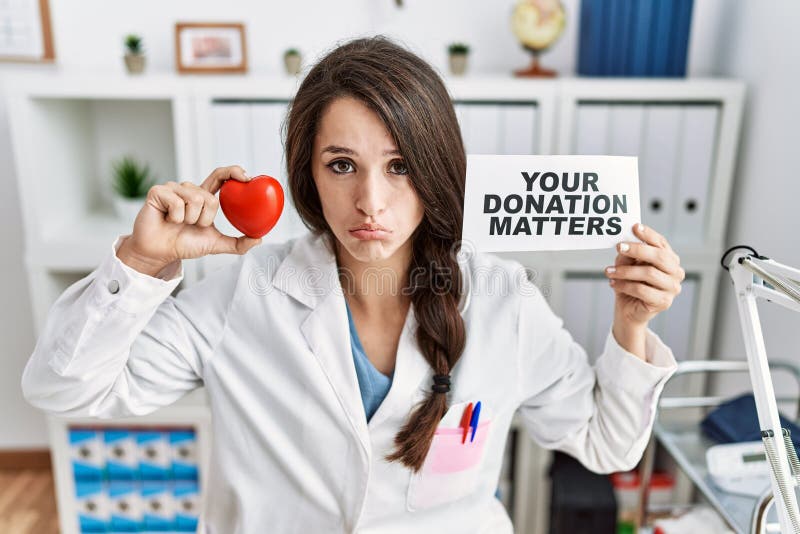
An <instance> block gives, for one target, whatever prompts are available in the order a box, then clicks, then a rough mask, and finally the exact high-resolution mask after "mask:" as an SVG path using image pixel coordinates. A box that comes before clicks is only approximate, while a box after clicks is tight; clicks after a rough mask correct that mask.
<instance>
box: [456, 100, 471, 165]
mask: <svg viewBox="0 0 800 534" xmlns="http://www.w3.org/2000/svg"><path fill="white" fill-rule="evenodd" d="M467 106H468V104H466V103H464V102H456V103H454V104H453V110H454V111H455V112H456V119H458V126H459V127H460V128H461V140H462V141H463V143H464V150H465V151H466V152H467V153H469V150H468V149H467V147H469V140H468V139H467V134H468V133H469V130H468V129H467V125H468V123H469V116H468V114H467Z"/></svg>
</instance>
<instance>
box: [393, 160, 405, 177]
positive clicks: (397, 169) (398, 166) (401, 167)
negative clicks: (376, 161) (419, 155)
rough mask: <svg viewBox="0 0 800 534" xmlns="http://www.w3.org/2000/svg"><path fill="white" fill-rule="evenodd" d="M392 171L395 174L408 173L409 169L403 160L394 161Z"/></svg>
mask: <svg viewBox="0 0 800 534" xmlns="http://www.w3.org/2000/svg"><path fill="white" fill-rule="evenodd" d="M392 172H393V173H395V174H408V169H407V168H406V164H405V163H403V162H402V161H395V162H393V163H392Z"/></svg>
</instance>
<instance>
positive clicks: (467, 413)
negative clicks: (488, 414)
mask: <svg viewBox="0 0 800 534" xmlns="http://www.w3.org/2000/svg"><path fill="white" fill-rule="evenodd" d="M470 421H472V403H471V402H470V403H469V404H468V405H467V407H466V408H465V409H464V414H463V415H462V416H461V424H460V425H459V426H462V427H464V434H463V435H462V436H461V443H462V444H463V443H466V442H467V434H469V428H470V424H469V423H470Z"/></svg>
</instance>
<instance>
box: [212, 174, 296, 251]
mask: <svg viewBox="0 0 800 534" xmlns="http://www.w3.org/2000/svg"><path fill="white" fill-rule="evenodd" d="M219 206H220V208H222V213H223V214H225V218H227V219H228V221H229V222H230V223H231V224H232V225H233V226H234V227H235V228H236V229H237V230H239V231H240V232H242V233H243V234H244V235H246V236H247V237H255V238H259V237H263V236H264V235H266V234H267V233H268V232H269V231H270V230H272V228H273V227H274V226H275V224H276V223H277V222H278V219H279V218H280V216H281V213H282V212H283V188H282V187H281V184H280V182H279V181H278V180H276V179H275V178H273V177H272V176H267V175H265V174H262V175H259V176H256V177H255V178H253V179H251V180H250V181H249V182H240V181H238V180H227V181H225V183H223V184H222V187H221V188H220V190H219Z"/></svg>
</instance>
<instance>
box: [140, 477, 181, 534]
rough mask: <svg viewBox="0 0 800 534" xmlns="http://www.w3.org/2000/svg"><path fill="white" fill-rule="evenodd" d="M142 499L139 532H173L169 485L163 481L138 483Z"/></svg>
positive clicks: (172, 503) (173, 515)
mask: <svg viewBox="0 0 800 534" xmlns="http://www.w3.org/2000/svg"><path fill="white" fill-rule="evenodd" d="M140 488H141V489H140V494H141V497H142V522H141V524H140V530H141V531H148V532H166V531H171V530H173V524H174V517H175V504H174V500H173V497H172V489H171V487H170V484H169V483H168V482H166V481H163V480H143V481H141V482H140Z"/></svg>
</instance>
